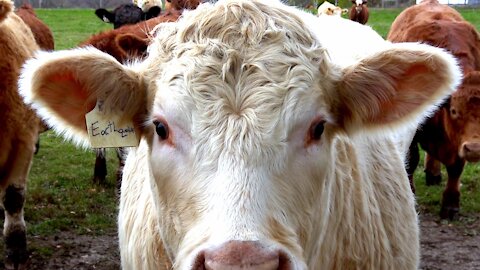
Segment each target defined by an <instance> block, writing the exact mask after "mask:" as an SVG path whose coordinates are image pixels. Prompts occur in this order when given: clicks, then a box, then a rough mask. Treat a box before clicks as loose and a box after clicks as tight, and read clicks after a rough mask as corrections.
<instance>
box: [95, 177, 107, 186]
mask: <svg viewBox="0 0 480 270" xmlns="http://www.w3.org/2000/svg"><path fill="white" fill-rule="evenodd" d="M92 182H93V184H97V185H105V183H106V182H107V180H106V179H105V177H100V176H94V177H93V179H92Z"/></svg>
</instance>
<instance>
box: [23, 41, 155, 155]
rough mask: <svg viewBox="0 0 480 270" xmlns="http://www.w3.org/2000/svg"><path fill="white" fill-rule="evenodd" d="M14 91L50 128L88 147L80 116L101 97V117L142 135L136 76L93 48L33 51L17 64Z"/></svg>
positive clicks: (142, 89)
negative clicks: (18, 71)
mask: <svg viewBox="0 0 480 270" xmlns="http://www.w3.org/2000/svg"><path fill="white" fill-rule="evenodd" d="M19 85H20V94H21V95H22V96H23V98H24V100H25V102H26V103H27V104H31V105H32V107H33V108H34V109H35V110H36V111H37V113H38V114H39V115H40V116H41V117H42V118H43V119H44V120H45V121H46V122H47V124H48V125H49V126H51V127H52V128H53V129H54V130H56V131H57V132H59V133H60V134H62V135H64V137H66V138H67V139H73V141H75V142H77V143H78V144H81V145H84V146H88V145H89V139H88V133H87V125H86V122H85V114H87V113H88V112H90V111H91V110H92V109H93V108H94V107H95V106H96V104H97V101H101V104H102V111H103V112H104V113H105V116H106V118H107V119H108V118H113V117H119V118H120V119H119V123H127V122H128V123H132V124H133V125H134V128H135V131H136V132H137V134H141V133H142V127H143V121H144V120H145V118H146V115H147V104H146V100H147V98H146V95H147V93H146V91H147V90H146V86H145V84H144V82H143V79H142V76H141V75H140V74H138V73H137V72H135V71H133V70H131V69H130V68H128V67H127V66H124V65H121V64H120V63H119V62H117V60H115V58H113V57H112V56H110V55H108V54H105V53H103V52H101V51H98V50H97V49H94V48H91V47H90V48H81V49H73V50H67V51H57V52H50V53H48V52H39V53H37V55H36V56H35V58H32V59H30V60H28V61H27V62H26V63H25V65H24V66H23V69H22V72H21V76H20V81H19Z"/></svg>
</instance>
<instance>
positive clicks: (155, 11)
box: [143, 6, 162, 20]
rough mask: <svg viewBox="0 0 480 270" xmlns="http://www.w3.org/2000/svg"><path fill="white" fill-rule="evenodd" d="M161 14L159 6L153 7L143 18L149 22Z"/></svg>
mask: <svg viewBox="0 0 480 270" xmlns="http://www.w3.org/2000/svg"><path fill="white" fill-rule="evenodd" d="M160 12H162V9H161V8H160V7H159V6H153V7H151V8H149V9H148V11H147V12H145V13H144V14H143V16H144V17H145V20H148V19H151V18H155V17H157V16H158V15H160Z"/></svg>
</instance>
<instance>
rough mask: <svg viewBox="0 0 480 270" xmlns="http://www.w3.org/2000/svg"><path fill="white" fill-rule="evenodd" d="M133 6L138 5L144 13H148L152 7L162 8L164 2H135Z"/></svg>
mask: <svg viewBox="0 0 480 270" xmlns="http://www.w3.org/2000/svg"><path fill="white" fill-rule="evenodd" d="M133 4H135V5H137V6H138V7H139V8H141V9H142V10H143V11H145V12H147V11H148V10H149V9H150V8H151V7H154V6H157V7H162V6H163V4H162V0H133Z"/></svg>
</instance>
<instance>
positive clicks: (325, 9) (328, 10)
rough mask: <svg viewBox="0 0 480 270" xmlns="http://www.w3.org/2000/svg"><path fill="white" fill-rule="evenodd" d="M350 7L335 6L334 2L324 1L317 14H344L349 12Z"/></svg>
mask: <svg viewBox="0 0 480 270" xmlns="http://www.w3.org/2000/svg"><path fill="white" fill-rule="evenodd" d="M347 13H348V9H342V8H341V7H338V6H335V5H334V4H332V3H330V2H328V1H324V2H323V3H322V4H321V5H319V6H318V8H317V16H322V15H329V16H332V15H334V16H342V14H347Z"/></svg>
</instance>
